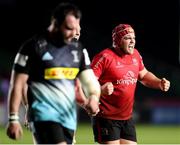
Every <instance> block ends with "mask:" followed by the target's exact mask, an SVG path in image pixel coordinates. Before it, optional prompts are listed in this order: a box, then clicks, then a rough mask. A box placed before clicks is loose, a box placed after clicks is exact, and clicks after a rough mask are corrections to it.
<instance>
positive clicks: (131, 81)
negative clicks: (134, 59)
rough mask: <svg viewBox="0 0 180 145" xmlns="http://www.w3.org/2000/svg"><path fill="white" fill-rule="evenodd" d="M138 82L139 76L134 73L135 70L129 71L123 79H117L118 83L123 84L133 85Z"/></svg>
mask: <svg viewBox="0 0 180 145" xmlns="http://www.w3.org/2000/svg"><path fill="white" fill-rule="evenodd" d="M136 83H137V78H136V77H135V75H134V72H132V71H128V72H127V73H126V74H125V75H124V76H123V78H122V79H120V80H117V84H123V85H130V84H131V85H133V84H136Z"/></svg>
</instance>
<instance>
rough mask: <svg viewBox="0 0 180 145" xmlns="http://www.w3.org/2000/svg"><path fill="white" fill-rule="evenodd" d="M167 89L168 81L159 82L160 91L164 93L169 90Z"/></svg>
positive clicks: (163, 79)
mask: <svg viewBox="0 0 180 145" xmlns="http://www.w3.org/2000/svg"><path fill="white" fill-rule="evenodd" d="M169 87H170V81H168V80H166V79H165V78H162V79H161V82H160V89H161V90H162V91H165V92H166V91H168V90H169Z"/></svg>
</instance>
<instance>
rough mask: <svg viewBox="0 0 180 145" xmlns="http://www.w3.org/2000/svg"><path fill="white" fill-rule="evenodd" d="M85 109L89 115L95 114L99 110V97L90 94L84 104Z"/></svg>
mask: <svg viewBox="0 0 180 145" xmlns="http://www.w3.org/2000/svg"><path fill="white" fill-rule="evenodd" d="M85 110H86V111H87V113H88V114H89V115H90V116H96V115H97V114H98V112H99V98H97V97H96V96H91V97H90V98H89V99H88V102H87V104H86V106H85Z"/></svg>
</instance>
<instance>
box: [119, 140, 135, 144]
mask: <svg viewBox="0 0 180 145" xmlns="http://www.w3.org/2000/svg"><path fill="white" fill-rule="evenodd" d="M120 144H131V145H137V143H136V142H134V141H131V140H126V139H120Z"/></svg>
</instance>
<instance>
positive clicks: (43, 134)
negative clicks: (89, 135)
mask: <svg viewBox="0 0 180 145" xmlns="http://www.w3.org/2000/svg"><path fill="white" fill-rule="evenodd" d="M32 124H33V125H32V131H33V135H34V137H35V140H36V142H37V143H38V144H57V143H60V142H63V141H65V142H67V144H72V141H73V135H74V130H70V129H67V128H65V127H63V126H62V125H61V124H60V123H56V122H52V121H38V122H33V123H32Z"/></svg>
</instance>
